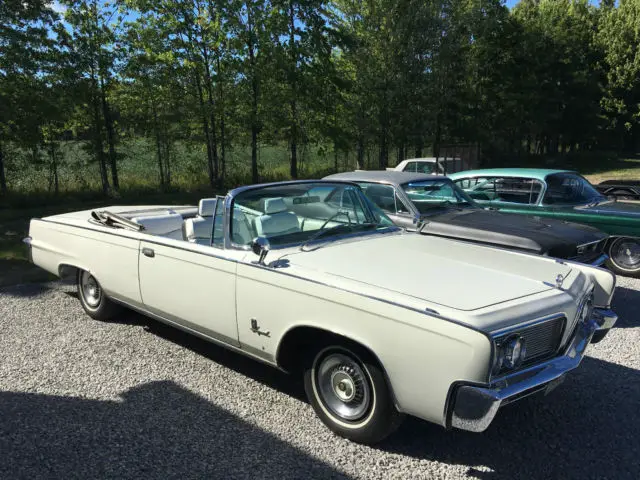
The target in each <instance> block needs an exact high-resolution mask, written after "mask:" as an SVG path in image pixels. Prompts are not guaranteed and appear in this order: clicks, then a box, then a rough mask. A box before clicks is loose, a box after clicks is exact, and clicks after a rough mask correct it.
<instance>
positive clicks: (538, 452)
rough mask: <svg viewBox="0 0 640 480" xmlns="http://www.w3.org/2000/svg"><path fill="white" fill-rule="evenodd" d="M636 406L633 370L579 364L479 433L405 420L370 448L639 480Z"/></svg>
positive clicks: (253, 372)
mask: <svg viewBox="0 0 640 480" xmlns="http://www.w3.org/2000/svg"><path fill="white" fill-rule="evenodd" d="M145 320H146V319H144V317H143V321H145ZM148 325H149V329H150V330H151V331H152V332H153V333H154V334H156V335H159V336H162V337H163V338H166V339H167V340H169V341H172V342H175V343H178V344H180V345H182V346H183V347H185V348H189V349H191V350H192V351H195V352H196V353H199V354H200V355H203V356H205V357H207V358H209V359H211V360H212V361H214V362H216V363H219V364H221V365H224V366H225V367H227V368H230V369H232V370H234V371H236V372H238V373H241V374H242V375H245V376H247V377H250V378H252V379H253V380H255V381H257V382H260V383H262V384H264V385H267V386H268V387H270V388H274V389H276V390H278V391H280V392H282V393H284V394H286V395H290V396H293V397H295V398H297V399H299V400H301V401H305V402H306V397H305V394H304V389H303V387H302V385H301V383H300V382H298V381H297V379H296V378H294V377H293V376H290V375H286V374H284V373H282V372H280V371H278V370H275V369H273V368H271V367H269V366H267V365H263V364H260V363H258V362H256V361H254V360H251V359H249V358H246V357H244V356H242V355H239V354H236V353H234V352H231V351H228V350H226V349H224V348H220V347H216V346H212V345H211V344H209V343H207V342H205V341H203V340H200V339H197V338H195V337H193V336H191V335H188V334H186V333H183V332H180V331H178V330H175V329H173V328H171V327H168V326H165V325H164V324H160V323H156V322H154V321H152V320H151V321H149V323H148ZM604 341H607V340H606V339H605V340H604ZM639 399H640V371H638V370H634V369H631V368H627V367H623V366H620V365H616V364H612V363H609V362H605V361H602V360H597V359H593V358H590V357H587V358H585V360H584V361H583V363H582V364H581V365H580V367H579V368H578V369H577V370H575V371H574V372H572V374H570V375H569V377H568V378H567V380H566V381H565V382H564V384H563V385H561V386H560V387H559V388H558V389H557V390H555V391H554V392H552V393H551V394H550V395H549V396H548V397H546V398H545V397H541V396H540V397H532V398H528V399H524V400H522V401H520V402H517V403H515V404H513V405H510V406H506V407H505V408H503V409H501V410H500V412H499V413H498V416H497V417H496V420H495V421H494V423H493V424H492V425H491V427H490V428H489V429H488V430H487V431H486V432H484V433H481V434H473V433H467V432H462V431H457V430H453V431H446V430H444V429H443V428H441V427H439V426H435V425H431V424H429V423H427V422H423V421H421V420H418V419H416V418H413V417H409V418H407V420H406V421H405V423H404V424H403V426H402V427H401V428H400V430H399V431H398V432H397V433H396V434H394V435H393V436H392V437H390V438H389V439H388V440H387V441H386V442H384V443H382V444H381V445H379V446H378V447H376V448H377V449H379V450H382V451H386V452H389V453H397V454H402V455H407V456H409V457H413V458H416V459H428V460H433V461H439V462H444V463H448V464H460V465H468V466H470V467H469V470H468V472H467V475H469V476H471V477H474V478H482V479H484V478H491V479H494V478H495V479H501V478H575V477H581V478H603V477H608V478H633V479H635V478H640V462H638V458H637V456H638V452H640V436H639V435H638V434H637V432H640V415H638V413H637V412H638V408H639V407H640V404H639V401H640V400H639ZM480 467H482V468H480ZM306 478H312V476H307V477H306Z"/></svg>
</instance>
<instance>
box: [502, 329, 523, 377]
mask: <svg viewBox="0 0 640 480" xmlns="http://www.w3.org/2000/svg"><path fill="white" fill-rule="evenodd" d="M502 350H503V351H504V362H503V366H504V367H506V368H508V369H510V370H513V369H514V368H518V367H519V366H520V365H522V361H523V360H524V357H525V355H526V354H527V345H526V343H525V341H524V338H522V337H521V336H520V335H512V336H510V337H509V338H507V339H506V341H505V342H504V343H503V344H502Z"/></svg>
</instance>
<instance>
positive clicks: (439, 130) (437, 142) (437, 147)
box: [433, 113, 442, 158]
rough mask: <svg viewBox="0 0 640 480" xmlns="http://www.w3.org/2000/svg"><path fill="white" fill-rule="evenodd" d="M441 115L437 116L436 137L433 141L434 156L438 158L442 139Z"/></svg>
mask: <svg viewBox="0 0 640 480" xmlns="http://www.w3.org/2000/svg"><path fill="white" fill-rule="evenodd" d="M441 117H442V116H441V115H440V113H438V115H436V136H435V138H434V140H433V154H434V155H435V157H436V158H438V157H440V137H441V135H442V127H441Z"/></svg>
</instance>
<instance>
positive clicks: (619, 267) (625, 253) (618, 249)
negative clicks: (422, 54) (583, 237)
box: [608, 237, 640, 277]
mask: <svg viewBox="0 0 640 480" xmlns="http://www.w3.org/2000/svg"><path fill="white" fill-rule="evenodd" d="M608 265H609V267H610V268H611V270H613V271H614V272H615V273H617V274H619V275H627V276H632V277H637V276H640V242H639V241H638V239H637V238H631V237H619V238H616V239H615V240H613V241H612V242H611V245H609V260H608Z"/></svg>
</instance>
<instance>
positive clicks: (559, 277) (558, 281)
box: [556, 273, 565, 288]
mask: <svg viewBox="0 0 640 480" xmlns="http://www.w3.org/2000/svg"><path fill="white" fill-rule="evenodd" d="M564 279H565V277H563V276H562V274H561V273H559V274H558V275H557V276H556V287H558V288H561V287H562V284H563V283H564Z"/></svg>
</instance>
